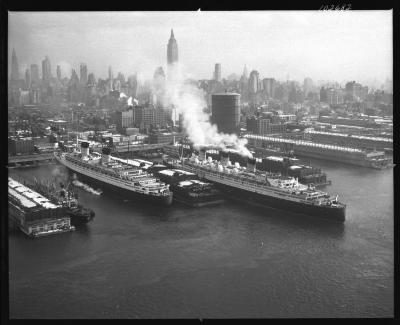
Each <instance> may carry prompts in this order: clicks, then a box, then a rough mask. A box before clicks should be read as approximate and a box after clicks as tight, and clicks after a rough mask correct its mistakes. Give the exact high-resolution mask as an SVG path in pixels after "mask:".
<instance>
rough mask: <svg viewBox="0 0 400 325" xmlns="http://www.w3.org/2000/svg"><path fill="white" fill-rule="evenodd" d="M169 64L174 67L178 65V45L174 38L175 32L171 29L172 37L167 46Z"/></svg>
mask: <svg viewBox="0 0 400 325" xmlns="http://www.w3.org/2000/svg"><path fill="white" fill-rule="evenodd" d="M167 63H168V65H173V64H177V63H178V43H177V42H176V39H175V37H174V30H173V29H171V37H170V38H169V41H168V46H167Z"/></svg>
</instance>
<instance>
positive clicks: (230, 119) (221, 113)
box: [211, 92, 240, 134]
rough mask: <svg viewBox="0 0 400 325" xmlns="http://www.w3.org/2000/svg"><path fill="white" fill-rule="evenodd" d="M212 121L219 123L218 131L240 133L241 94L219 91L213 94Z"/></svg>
mask: <svg viewBox="0 0 400 325" xmlns="http://www.w3.org/2000/svg"><path fill="white" fill-rule="evenodd" d="M211 102H212V107H211V122H212V123H213V124H216V125H217V128H218V132H223V133H228V134H232V133H235V134H239V132H240V95H239V94H236V93H228V92H225V93H218V94H213V95H211Z"/></svg>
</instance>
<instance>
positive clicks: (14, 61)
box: [10, 49, 19, 80]
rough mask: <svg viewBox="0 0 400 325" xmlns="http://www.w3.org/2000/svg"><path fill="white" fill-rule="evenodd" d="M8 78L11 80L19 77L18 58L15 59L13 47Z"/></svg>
mask: <svg viewBox="0 0 400 325" xmlns="http://www.w3.org/2000/svg"><path fill="white" fill-rule="evenodd" d="M10 79H11V80H18V79H19V69H18V60H17V55H16V54H15V49H13V51H12V57H11V76H10Z"/></svg>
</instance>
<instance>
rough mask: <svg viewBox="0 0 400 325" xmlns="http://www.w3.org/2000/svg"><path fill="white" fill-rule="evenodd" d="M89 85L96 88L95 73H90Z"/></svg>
mask: <svg viewBox="0 0 400 325" xmlns="http://www.w3.org/2000/svg"><path fill="white" fill-rule="evenodd" d="M87 84H88V85H89V86H94V85H95V84H96V78H95V77H94V74H93V73H89V76H88V82H87Z"/></svg>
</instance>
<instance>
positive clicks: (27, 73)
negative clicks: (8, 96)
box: [25, 69, 31, 89]
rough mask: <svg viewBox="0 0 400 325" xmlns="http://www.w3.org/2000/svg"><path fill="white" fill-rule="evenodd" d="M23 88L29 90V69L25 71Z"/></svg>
mask: <svg viewBox="0 0 400 325" xmlns="http://www.w3.org/2000/svg"><path fill="white" fill-rule="evenodd" d="M25 87H26V89H29V88H31V71H30V70H29V69H26V70H25Z"/></svg>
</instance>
